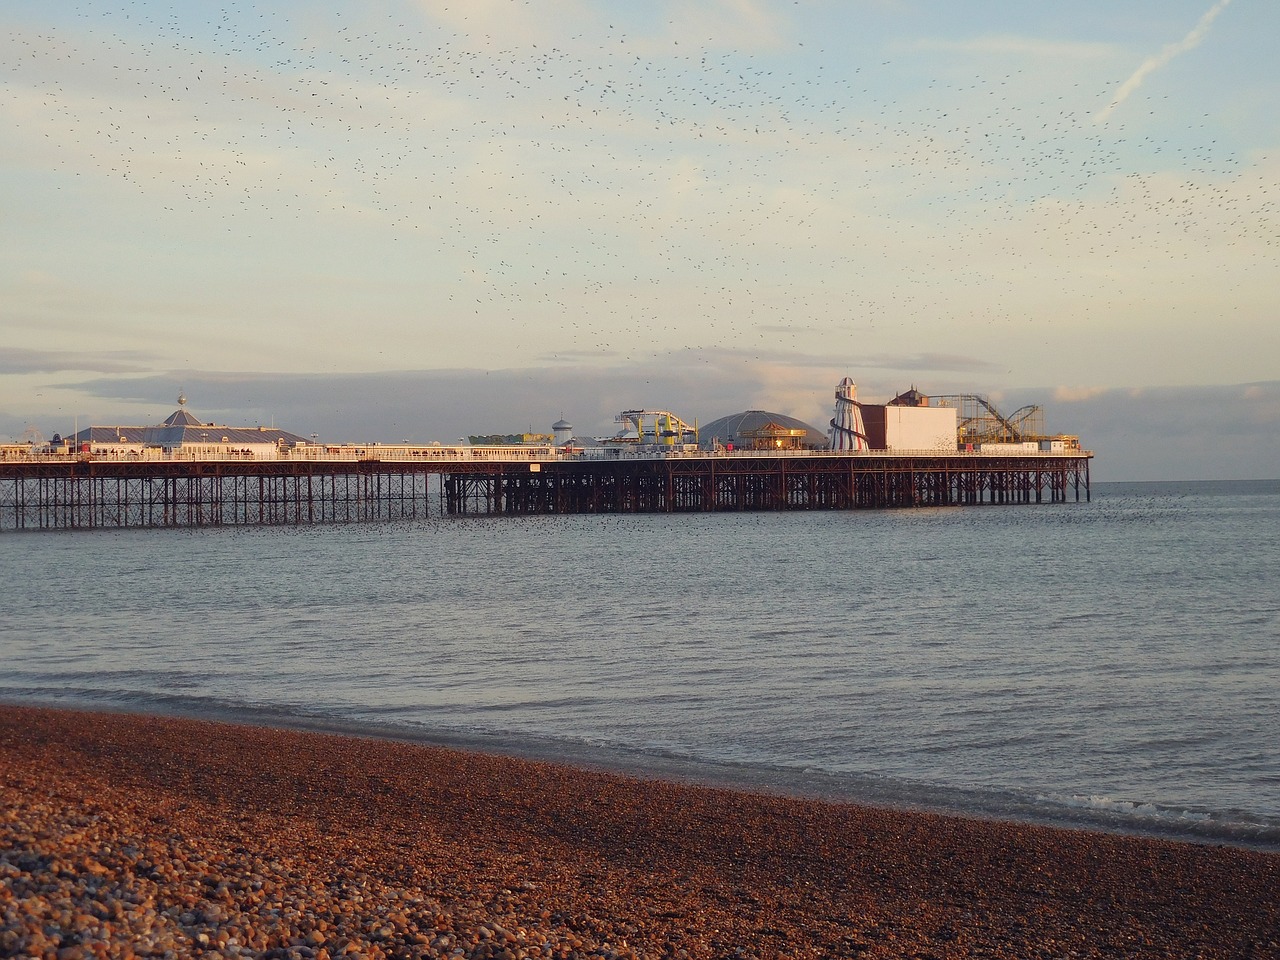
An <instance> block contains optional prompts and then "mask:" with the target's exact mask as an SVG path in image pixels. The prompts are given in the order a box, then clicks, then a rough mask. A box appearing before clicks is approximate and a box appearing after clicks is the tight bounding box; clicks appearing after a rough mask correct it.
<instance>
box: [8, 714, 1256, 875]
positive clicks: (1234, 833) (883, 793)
mask: <svg viewBox="0 0 1280 960" xmlns="http://www.w3.org/2000/svg"><path fill="white" fill-rule="evenodd" d="M5 706H14V707H20V708H34V709H47V710H68V711H75V712H84V713H103V714H121V715H125V716H157V717H173V718H177V719H187V720H192V721H196V722H209V723H229V724H238V725H244V726H251V727H262V728H266V729H275V730H285V731H296V732H301V733H317V734H328V735H336V736H344V737H359V738H368V739H373V740H386V741H389V742H394V743H405V744H415V745H419V746H424V747H442V748H444V749H449V750H458V751H461V752H463V753H479V754H484V755H488V756H494V757H511V758H516V759H521V760H527V761H532V762H548V763H552V764H560V765H567V766H570V767H574V768H577V769H582V770H587V771H594V772H599V773H610V774H618V775H621V776H624V777H633V778H637V779H641V780H665V781H672V782H675V783H678V784H683V785H688V786H700V787H710V788H723V789H728V790H733V791H740V792H747V793H762V794H767V795H771V796H772V795H776V796H780V797H784V798H795V799H800V800H821V801H828V802H832V803H845V804H852V805H854V806H866V807H873V808H884V809H891V810H901V811H904V812H909V813H910V812H914V813H930V814H937V815H941V816H956V817H961V818H966V819H977V820H989V821H994V822H997V823H1007V824H1011V825H1020V824H1026V825H1032V826H1040V827H1050V828H1055V829H1062V830H1081V831H1085V832H1089V833H1106V834H1114V835H1119V836H1131V837H1146V838H1153V839H1161V840H1170V841H1174V842H1182V843H1194V844H1208V845H1226V846H1232V847H1238V848H1240V849H1244V850H1254V851H1258V852H1261V853H1277V854H1280V823H1276V822H1272V821H1266V822H1260V821H1257V820H1254V821H1244V822H1242V821H1238V820H1237V821H1221V820H1217V819H1213V818H1211V817H1208V816H1205V815H1190V814H1188V813H1187V812H1185V811H1184V812H1183V813H1182V815H1181V816H1179V815H1178V813H1177V811H1178V808H1176V807H1174V808H1166V809H1163V810H1161V809H1159V808H1157V807H1155V806H1154V805H1151V804H1145V803H1141V802H1126V801H1123V800H1117V801H1115V803H1114V806H1115V808H1116V809H1107V808H1106V807H1104V806H1091V805H1074V804H1066V803H1063V802H1062V801H1053V800H1051V799H1049V798H1045V797H1041V796H1037V797H1036V799H1035V801H1033V800H1031V799H1028V796H1027V795H1024V794H1019V793H1017V792H1015V791H996V790H981V789H975V788H965V787H953V786H945V785H938V784H927V783H919V782H909V781H896V780H892V779H882V778H876V777H872V776H865V777H858V776H856V775H841V774H832V773H826V772H823V771H817V770H802V769H798V768H786V767H760V766H752V765H738V764H733V763H727V762H717V761H714V760H702V759H696V758H690V757H681V756H676V755H671V754H665V753H652V752H646V751H643V750H639V749H635V748H628V747H625V746H618V745H614V746H610V745H606V744H587V743H568V742H564V741H560V740H554V739H550V738H540V737H536V736H532V735H530V736H525V737H521V738H514V737H506V736H501V737H500V736H491V737H486V736H484V735H480V734H465V733H460V732H456V731H444V730H436V729H426V728H420V727H414V726H410V725H405V724H394V723H379V722H374V721H361V720H355V719H346V718H341V717H335V716H327V715H323V714H308V713H299V712H295V711H286V710H264V709H252V708H245V707H242V706H231V705H228V706H225V707H219V706H217V705H210V704H203V705H195V704H191V703H171V704H163V703H155V702H152V703H145V704H128V705H124V704H118V703H113V704H104V703H101V702H96V701H93V700H83V701H75V700H72V701H50V700H42V699H39V698H30V699H18V700H5V699H0V708H3V707H5ZM1130 807H1132V808H1136V809H1139V810H1141V809H1142V808H1143V807H1147V808H1149V809H1150V810H1151V811H1153V812H1151V813H1146V814H1135V813H1134V812H1133V810H1129V809H1127V808H1130Z"/></svg>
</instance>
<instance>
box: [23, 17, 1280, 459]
mask: <svg viewBox="0 0 1280 960" xmlns="http://www.w3.org/2000/svg"><path fill="white" fill-rule="evenodd" d="M0 25H2V26H3V30H0V170H2V171H3V177H0V228H2V229H0V335H2V336H0V442H5V441H9V440H20V439H21V438H23V437H24V436H26V437H30V436H33V435H35V434H37V433H38V434H40V435H42V436H44V437H49V436H51V435H52V434H53V433H55V432H63V433H65V432H68V431H70V430H72V429H74V428H75V427H77V426H79V427H83V426H85V425H88V424H90V423H94V424H103V425H107V424H152V423H157V422H159V421H160V420H162V419H163V418H164V417H166V416H168V415H169V413H171V412H172V411H173V410H174V409H175V408H176V406H177V396H178V393H179V392H180V391H181V392H183V393H185V395H186V396H187V397H188V401H189V402H188V409H190V410H191V411H192V412H193V413H195V415H196V416H198V417H200V418H201V419H202V420H206V421H208V422H218V423H227V424H231V425H237V426H238V425H253V424H257V423H262V424H274V425H276V426H280V427H284V428H286V429H289V430H292V431H294V432H297V433H300V434H303V435H310V434H316V435H317V436H319V437H321V438H323V439H325V440H328V441H331V442H342V441H350V442H370V441H374V440H380V441H384V442H394V441H399V440H410V441H412V442H431V441H441V442H445V443H448V442H452V441H454V440H456V439H457V438H458V437H460V436H464V435H467V434H488V433H512V432H518V431H525V430H532V431H535V432H545V431H549V429H550V424H551V423H552V422H553V421H555V420H557V419H560V418H561V417H564V418H566V419H568V420H570V421H571V422H572V423H573V424H574V426H575V427H576V428H577V432H578V433H579V434H581V435H584V436H585V435H594V436H602V435H608V434H611V433H613V432H614V431H615V430H617V429H618V428H619V425H618V424H617V423H615V422H614V418H615V415H616V414H617V413H618V412H619V411H621V410H624V409H632V408H642V407H643V408H651V409H665V410H671V411H672V412H674V413H676V414H678V415H679V416H681V417H682V418H683V419H685V420H688V421H694V420H699V421H701V422H704V423H705V422H709V421H711V420H713V419H716V418H718V417H721V416H724V415H726V414H729V413H733V412H736V411H739V410H744V409H766V410H772V411H776V412H780V413H785V414H788V415H791V416H796V417H800V418H801V419H804V420H806V421H808V422H810V423H813V424H815V425H817V426H819V427H824V426H825V424H826V422H827V420H828V419H829V418H830V416H831V414H832V407H833V403H834V390H835V385H836V384H837V383H838V381H839V380H840V378H842V377H844V376H851V377H853V379H854V380H855V381H857V383H858V392H859V397H860V399H862V400H864V401H867V402H884V401H885V400H888V399H889V398H891V397H892V396H894V395H896V394H897V393H899V392H901V391H903V390H905V389H907V388H908V387H911V386H915V387H918V388H919V389H920V390H922V391H923V392H925V393H928V394H935V395H943V394H966V393H976V394H982V395H984V396H987V397H988V398H990V399H991V400H992V402H993V403H995V404H997V405H998V406H1000V407H1001V408H1004V409H1007V410H1010V411H1011V410H1013V409H1016V408H1017V407H1020V406H1022V405H1023V404H1026V403H1038V404H1042V405H1043V406H1044V408H1045V411H1046V416H1045V420H1046V425H1047V427H1048V429H1049V430H1051V431H1053V432H1062V433H1071V434H1078V435H1080V436H1081V437H1082V440H1083V443H1084V445H1085V446H1086V447H1088V448H1089V449H1091V450H1093V451H1094V453H1095V455H1096V459H1095V463H1094V476H1095V478H1099V479H1116V480H1127V479H1161V478H1169V479H1195V478H1233V477H1238V478H1248V477H1280V323H1277V322H1276V321H1277V317H1276V313H1277V310H1276V304H1277V295H1278V294H1280V222H1278V220H1277V212H1278V211H1277V206H1276V205H1277V202H1280V112H1277V111H1276V110H1275V104H1276V103H1280V69H1277V68H1276V67H1275V65H1274V49H1273V48H1274V38H1275V36H1276V35H1277V28H1280V7H1277V6H1276V4H1275V3H1274V2H1273V0H1129V2H1126V3H1120V4H1118V3H1114V2H1101V0H1075V2H1072V3H1061V2H1046V3H1036V4H1028V3H1025V2H1020V3H1013V2H1005V0H987V2H984V3H981V4H978V3H955V2H940V0H785V2H784V0H681V2H665V3H664V2H658V0H655V2H652V3H646V4H637V3H623V2H612V0H609V2H605V0H598V2H590V0H368V2H362V3H334V2H331V0H309V2H307V3H295V2H285V0H253V2H249V0H237V2H212V3H203V2H184V0H166V2H164V3H159V2H151V0H132V2H130V0H123V2H122V0H112V2H102V0H68V2H66V3H58V4H50V3H48V2H47V0H4V2H3V3H2V4H0Z"/></svg>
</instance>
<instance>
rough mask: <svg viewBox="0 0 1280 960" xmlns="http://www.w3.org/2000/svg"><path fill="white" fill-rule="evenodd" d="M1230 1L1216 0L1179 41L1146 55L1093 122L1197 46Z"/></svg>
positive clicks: (1104, 118) (1101, 121)
mask: <svg viewBox="0 0 1280 960" xmlns="http://www.w3.org/2000/svg"><path fill="white" fill-rule="evenodd" d="M1230 2H1231V0H1218V2H1217V3H1215V4H1214V5H1213V6H1212V7H1210V8H1209V11H1208V12H1207V13H1206V14H1205V15H1204V16H1203V17H1201V18H1200V22H1199V23H1197V24H1196V25H1195V28H1194V29H1193V30H1192V31H1191V32H1190V33H1188V34H1187V35H1186V36H1185V37H1183V38H1182V39H1181V40H1180V41H1179V42H1177V43H1171V44H1169V45H1168V46H1166V47H1165V48H1164V49H1163V50H1161V51H1160V52H1159V53H1158V54H1156V55H1155V56H1154V57H1148V58H1147V59H1146V60H1144V61H1143V62H1142V65H1141V66H1139V67H1138V69H1137V70H1135V71H1134V72H1133V75H1132V76H1130V77H1129V79H1128V80H1126V81H1125V82H1124V83H1122V84H1120V86H1119V88H1118V89H1117V90H1116V92H1115V95H1114V96H1112V98H1111V102H1110V103H1108V104H1107V105H1106V106H1105V107H1103V108H1102V109H1101V110H1099V111H1098V112H1097V114H1095V115H1094V118H1093V120H1094V123H1104V122H1105V121H1106V120H1107V119H1108V118H1109V117H1110V116H1111V114H1112V113H1114V112H1115V109H1116V107H1118V106H1120V104H1122V103H1124V102H1125V100H1127V99H1129V97H1130V95H1131V94H1132V93H1133V92H1134V91H1135V90H1137V89H1138V88H1139V87H1140V86H1142V84H1143V82H1144V81H1145V80H1146V79H1147V77H1149V76H1150V75H1151V74H1153V73H1154V72H1155V71H1157V70H1159V69H1160V68H1161V67H1164V66H1165V65H1167V64H1168V63H1169V61H1170V60H1172V59H1173V58H1174V57H1176V56H1178V55H1179V54H1181V53H1186V52H1187V51H1188V50H1192V49H1194V48H1195V47H1197V46H1199V45H1200V41H1201V40H1203V39H1204V36H1205V34H1206V33H1208V32H1209V27H1210V26H1212V25H1213V21H1214V20H1216V19H1217V18H1218V14H1220V13H1222V11H1223V10H1225V9H1226V7H1227V4H1228V3H1230Z"/></svg>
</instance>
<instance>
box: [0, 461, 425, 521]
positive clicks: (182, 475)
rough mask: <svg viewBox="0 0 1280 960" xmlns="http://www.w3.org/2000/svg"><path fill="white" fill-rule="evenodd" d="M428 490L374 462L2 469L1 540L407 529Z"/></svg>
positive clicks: (409, 474)
mask: <svg viewBox="0 0 1280 960" xmlns="http://www.w3.org/2000/svg"><path fill="white" fill-rule="evenodd" d="M431 487H432V484H431V476H430V474H429V472H427V471H424V470H422V469H421V468H420V467H418V468H415V467H414V466H413V465H411V464H404V465H402V464H388V463H381V462H377V461H355V462H323V461H321V462H314V463H288V462H278V461H249V462H238V463H237V462H222V461H206V462H199V461H197V462H192V461H169V462H158V463H157V462H150V463H128V462H116V461H95V460H82V461H76V462H65V461H63V462H32V463H11V464H6V463H0V531H4V530H68V529H78V528H99V527H107V528H127V527H213V526H272V525H286V524H311V523H348V522H355V521H368V520H403V519H412V518H415V517H422V516H426V515H427V514H428V513H429V512H430V507H431V505H433V504H434V505H437V510H438V504H439V502H440V497H439V492H438V490H437V491H434V492H433V491H432V490H431Z"/></svg>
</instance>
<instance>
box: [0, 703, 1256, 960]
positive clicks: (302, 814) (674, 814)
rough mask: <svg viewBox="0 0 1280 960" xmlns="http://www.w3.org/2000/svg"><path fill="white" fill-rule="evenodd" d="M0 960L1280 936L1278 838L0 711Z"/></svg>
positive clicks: (706, 954) (610, 954)
mask: <svg viewBox="0 0 1280 960" xmlns="http://www.w3.org/2000/svg"><path fill="white" fill-rule="evenodd" d="M0 800H2V801H3V802H2V804H0V957H3V956H17V957H42V958H59V960H72V958H77V957H84V958H90V957H144V956H152V957H187V956H239V957H271V958H311V960H334V958H338V957H372V958H378V957H388V958H389V957H469V958H577V957H606V958H628V957H689V958H712V957H717V958H719V957H812V958H818V957H864V958H888V957H918V958H925V957H934V958H963V957H1010V958H1026V957H1041V956H1043V957H1184V956H1196V957H1203V958H1216V957H1221V958H1227V957H1245V956H1253V957H1280V898H1277V897H1276V895H1275V891H1276V890H1277V889H1280V856H1277V855H1275V854H1268V853H1261V852H1256V851H1249V850H1243V849H1234V848H1223V847H1212V846H1202V845H1195V844H1185V843H1175V842H1170V841H1163V840H1153V839H1144V838H1137V837H1123V836H1112V835H1104V834H1094V833H1086V832H1083V831H1065V830H1053V829H1049V828H1044V827H1036V826H1029V825H1025V824H1013V823H997V822H991V821H983V820H976V819H964V818H959V817H946V816H940V815H934V814H924V813H910V812H901V811H890V810H877V809H870V808H864V807H858V806H854V805H851V804H840V803H829V802H822V801H816V800H807V799H798V798H785V797H776V796H765V795H760V794H752V793H745V792H737V791H731V790H725V789H718V788H711V787H699V786H691V785H681V784H675V783H669V782H663V781H651V780H642V779H636V778H631V777H625V776H620V775H615V774H606V773H600V772H592V771H587V770H579V769H573V768H569V767H564V766H558V765H555V764H549V763H535V762H530V761H526V760H518V759H512V758H503V757H495V756H487V755H480V754H468V753H462V752H457V751H452V750H446V749H441V748H435V747H427V746H421V745H412V744H405V743H397V742H391V741H377V740H368V739H359V738H350V737H339V736H332V735H324V734H316V733H300V732H292V731H280V730H267V729H261V728H252V727H243V726H235V725H227V724H213V723H204V722H198V721H192V720H183V719H174V718H157V717H139V716H129V715H107V714H91V713H79V712H72V711H52V710H40V709H30V708H17V707H0Z"/></svg>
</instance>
